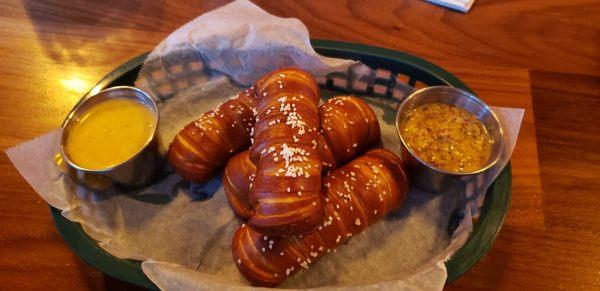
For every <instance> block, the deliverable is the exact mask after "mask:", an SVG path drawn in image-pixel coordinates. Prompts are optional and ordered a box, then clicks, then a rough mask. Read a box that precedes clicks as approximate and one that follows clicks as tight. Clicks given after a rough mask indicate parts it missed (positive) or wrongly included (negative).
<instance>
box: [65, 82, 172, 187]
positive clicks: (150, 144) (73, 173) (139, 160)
mask: <svg viewBox="0 0 600 291" xmlns="http://www.w3.org/2000/svg"><path fill="white" fill-rule="evenodd" d="M115 98H127V99H132V100H136V101H138V102H140V103H142V104H144V105H145V106H146V107H147V108H148V110H150V111H151V112H152V114H153V115H154V117H155V123H154V131H153V132H152V135H151V136H150V137H149V138H148V140H147V141H146V144H145V145H144V146H143V147H142V148H141V149H140V150H139V152H138V153H137V154H135V155H134V156H133V157H131V158H130V159H129V160H127V161H124V162H122V163H120V164H118V165H115V166H112V167H108V168H105V169H100V170H95V169H86V168H84V167H81V166H78V165H77V164H75V163H74V162H72V161H71V160H69V156H68V155H67V154H66V152H65V145H66V141H67V138H68V136H69V130H70V128H71V125H72V124H73V123H72V121H73V120H76V118H77V117H79V116H80V115H81V114H83V113H85V112H86V111H87V110H88V109H89V108H91V107H92V106H94V104H97V103H100V102H102V101H104V100H107V99H115ZM158 117H159V114H158V108H157V107H156V103H155V102H154V100H153V99H152V98H151V97H150V96H149V95H148V94H146V93H145V92H144V91H142V90H140V89H137V88H134V87H129V86H117V87H111V88H109V89H106V90H103V91H100V92H99V93H98V94H96V95H93V96H91V97H89V98H87V99H85V100H84V101H83V102H81V103H80V104H78V105H77V106H76V107H75V108H74V109H73V111H71V113H70V114H69V116H68V117H67V119H66V121H65V123H64V129H63V133H62V137H61V146H60V150H61V151H60V154H61V155H62V160H63V161H64V165H65V169H64V170H65V171H66V173H67V174H68V175H69V177H70V178H71V179H72V180H73V181H74V182H75V183H77V184H80V185H83V186H85V187H87V188H90V189H92V190H99V191H103V190H106V189H108V188H110V187H111V186H113V185H119V186H123V187H126V188H139V187H142V186H145V185H148V184H149V183H151V182H152V180H153V178H154V177H156V175H157V174H158V172H159V171H160V170H161V168H162V166H163V165H164V162H163V158H162V157H161V155H160V153H159V147H158V138H157V136H156V135H157V134H156V132H157V130H158ZM123 142H127V141H123Z"/></svg>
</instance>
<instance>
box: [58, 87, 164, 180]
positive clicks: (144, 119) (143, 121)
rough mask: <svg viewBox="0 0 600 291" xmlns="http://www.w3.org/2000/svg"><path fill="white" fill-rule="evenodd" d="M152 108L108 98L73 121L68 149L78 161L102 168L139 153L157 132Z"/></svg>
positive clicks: (84, 165)
mask: <svg viewBox="0 0 600 291" xmlns="http://www.w3.org/2000/svg"><path fill="white" fill-rule="evenodd" d="M155 122H156V118H155V117H154V115H153V113H152V111H151V109H150V108H148V107H146V106H145V105H144V104H142V103H140V102H138V101H135V100H132V99H126V98H122V99H107V100H105V101H102V102H99V103H97V104H95V105H93V106H92V107H91V108H89V109H88V110H87V111H86V112H84V113H83V114H81V115H80V116H79V118H78V119H76V120H73V121H72V122H71V124H70V128H69V132H68V136H67V139H66V141H65V149H64V150H65V153H66V155H67V157H68V158H69V160H70V161H71V162H73V163H74V164H75V165H77V166H79V167H82V168H86V169H90V170H101V169H106V168H109V167H112V166H116V165H118V164H121V163H123V162H125V161H127V160H128V159H130V158H132V157H133V156H135V154H137V153H138V152H139V151H140V150H141V149H142V148H143V147H144V145H145V144H146V142H147V141H148V139H149V138H150V137H151V136H152V134H153V132H154V124H155Z"/></svg>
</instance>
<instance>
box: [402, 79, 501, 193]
mask: <svg viewBox="0 0 600 291" xmlns="http://www.w3.org/2000/svg"><path fill="white" fill-rule="evenodd" d="M427 103H445V104H451V105H454V106H457V107H460V108H463V109H465V110H467V111H468V112H470V113H472V114H473V115H475V117H476V118H477V119H479V120H480V121H481V122H482V123H483V125H484V126H485V128H486V129H487V131H488V133H489V135H490V138H491V140H492V149H491V154H490V157H489V159H488V161H487V162H486V163H485V164H484V165H483V166H482V167H480V168H479V169H477V170H475V171H471V172H462V173H458V172H449V171H445V170H442V169H439V168H436V167H435V166H433V165H431V164H429V163H427V162H425V161H423V160H422V159H421V158H419V157H418V156H417V155H416V154H415V153H414V152H413V151H412V149H410V148H409V147H408V146H407V145H406V142H405V141H404V138H403V137H402V132H401V128H402V125H403V122H404V121H405V120H406V116H407V114H408V113H410V112H411V111H412V110H413V109H415V108H416V107H417V106H419V105H422V104H427ZM396 131H397V132H398V136H399V137H400V141H401V143H402V158H403V160H404V161H405V163H406V165H407V170H408V175H409V177H410V180H411V183H412V184H413V185H414V186H415V187H417V188H419V189H421V190H424V191H427V192H442V191H444V190H447V189H449V188H450V187H452V185H453V184H454V183H456V181H457V180H460V179H463V178H465V177H469V176H472V175H475V174H479V173H481V172H483V171H485V170H487V169H489V168H490V167H492V166H493V165H494V164H495V163H496V162H498V160H499V159H500V156H501V155H502V151H503V148H504V141H503V138H502V135H503V133H502V127H501V126H500V121H499V120H498V117H497V116H496V114H494V112H493V111H492V110H491V109H490V107H489V106H488V105H486V104H485V103H484V102H483V101H481V100H480V99H479V98H477V97H476V96H475V95H473V94H471V93H469V92H467V91H465V90H461V89H458V88H454V87H447V86H433V87H427V88H423V89H420V90H417V91H414V92H413V93H412V94H411V95H409V96H408V97H407V98H406V99H405V100H404V101H403V102H402V104H400V107H399V108H398V113H397V115H396Z"/></svg>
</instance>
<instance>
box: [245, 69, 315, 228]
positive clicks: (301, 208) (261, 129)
mask: <svg viewBox="0 0 600 291" xmlns="http://www.w3.org/2000/svg"><path fill="white" fill-rule="evenodd" d="M255 89H256V96H257V100H258V102H257V106H256V111H257V112H258V115H257V116H256V123H255V125H254V143H253V144H252V146H251V148H250V159H251V160H252V161H253V162H254V164H255V165H256V175H255V177H254V181H253V184H252V187H250V194H249V201H250V203H251V204H253V205H255V208H254V209H255V212H254V215H252V216H251V217H250V219H249V220H248V224H249V225H250V226H252V227H253V228H255V229H257V230H259V231H261V232H262V233H266V234H269V235H281V234H299V233H304V232H307V231H310V230H312V229H313V228H315V227H316V226H317V225H318V224H319V223H320V222H321V221H322V219H323V215H324V213H325V212H324V209H323V201H322V197H321V193H320V192H321V167H322V164H321V162H322V160H321V158H320V155H319V153H318V150H317V148H316V145H317V144H318V139H319V135H318V127H319V114H318V110H317V107H318V103H319V100H320V96H321V95H320V92H319V87H318V85H317V83H316V82H315V80H314V78H313V77H312V76H311V75H310V74H308V73H307V72H304V71H302V70H300V69H297V68H284V69H280V70H276V71H274V72H271V73H269V74H267V75H265V76H264V77H262V78H261V79H260V80H258V81H257V82H256V84H255Z"/></svg>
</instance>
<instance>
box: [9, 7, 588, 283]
mask: <svg viewBox="0 0 600 291" xmlns="http://www.w3.org/2000/svg"><path fill="white" fill-rule="evenodd" d="M226 2H227V1H163V0H158V1H141V0H140V1H114V0H107V1H81V0H74V1H59V0H38V1H34V0H23V1H10V0H9V1H5V0H1V1H0V3H1V4H0V7H1V9H0V60H1V63H0V92H2V94H1V96H0V151H1V152H2V154H0V282H2V284H0V289H7V290H22V289H42V288H43V289H55V290H81V289H93V290H98V289H111V290H112V289H128V290H131V289H135V287H134V286H131V285H129V284H127V283H124V282H121V281H118V280H115V279H112V278H109V277H107V276H105V275H103V274H102V273H100V272H99V271H97V270H95V269H92V268H91V267H89V266H87V265H86V264H85V263H84V262H83V261H82V260H81V259H79V258H78V257H77V256H76V255H75V254H74V253H73V252H72V251H71V250H70V249H69V248H68V246H67V245H66V244H65V243H64V242H63V241H62V239H61V237H60V236H59V235H58V233H57V231H56V228H55V227H54V224H53V222H52V219H51V217H50V213H49V210H48V206H47V205H46V203H45V202H44V201H43V200H42V199H41V198H40V197H39V196H38V195H37V194H36V193H35V192H34V191H33V189H32V188H31V187H30V186H29V185H28V184H27V183H26V182H25V180H24V179H23V178H22V177H21V176H20V175H19V173H18V172H17V171H16V170H15V168H14V167H13V166H12V164H11V163H10V161H9V160H8V158H7V156H6V155H5V154H4V151H5V150H6V149H8V148H9V147H11V146H14V145H17V144H19V143H21V142H24V141H27V140H29V139H32V138H34V137H36V136H38V135H40V134H42V133H45V132H48V131H50V130H52V129H54V128H56V127H58V126H59V125H60V123H61V121H62V120H63V118H64V117H65V115H66V114H67V113H68V111H69V110H70V109H71V107H72V106H73V105H74V104H75V103H76V102H77V100H78V99H79V98H80V97H81V96H82V95H83V94H84V93H85V92H86V91H87V90H89V89H90V88H91V86H93V84H95V83H96V82H97V81H98V80H99V79H100V78H101V77H102V76H104V75H105V74H106V73H108V72H109V71H111V70H112V69H113V68H115V67H117V66H118V65H120V64H121V63H123V62H125V61H127V60H129V59H130V58H132V57H134V56H137V55H139V54H140V53H142V52H144V51H148V50H151V49H152V48H153V47H154V46H155V45H156V44H157V43H158V42H159V41H160V40H161V39H163V38H164V37H166V36H167V35H168V34H169V32H171V31H173V30H175V29H177V28H178V27H179V26H181V25H183V24H185V23H186V22H188V21H190V20H191V19H193V18H194V17H196V16H198V15H200V14H202V13H204V12H206V11H210V10H212V9H215V8H217V7H219V6H222V5H223V4H225V3H226ZM255 3H256V4H257V5H259V6H261V7H262V8H264V9H266V10H267V11H269V12H270V13H273V14H275V15H278V16H284V17H296V18H298V19H300V20H302V21H303V22H304V23H305V24H306V25H307V27H308V29H309V31H310V33H311V36H312V37H314V38H324V39H334V40H344V41H351V42H358V43H363V44H369V45H376V46H381V47H387V48H393V49H397V50H401V51H406V52H410V53H412V54H415V55H418V56H421V57H423V58H426V59H428V60H430V61H432V62H434V63H437V64H438V65H441V66H442V67H444V68H445V69H447V70H449V71H450V72H452V73H454V74H456V75H457V76H459V77H460V78H461V79H462V80H463V81H465V82H466V83H467V84H468V85H469V86H470V87H471V88H473V89H474V91H475V92H476V93H477V94H478V95H480V96H481V97H482V98H483V99H485V100H486V101H487V102H489V103H490V104H492V105H498V106H509V107H520V108H525V110H526V115H525V119H524V121H523V126H522V128H521V132H520V135H519V139H518V142H517V147H516V149H515V152H514V156H513V164H512V165H513V183H514V185H513V189H512V199H511V206H510V210H509V213H508V215H507V218H506V221H505V224H504V227H503V228H502V231H501V232H500V235H499V237H498V240H497V242H496V244H495V245H494V247H493V248H492V250H491V252H490V253H489V254H488V255H487V257H486V258H485V259H484V260H483V261H482V262H480V263H479V264H478V265H476V266H475V267H474V268H473V269H471V271H469V272H468V273H467V274H466V275H464V276H463V277H461V278H460V279H458V280H457V281H456V282H454V283H453V284H451V285H449V286H448V287H447V289H450V290H470V289H486V290H487V289H498V290H505V289H518V290H523V289H527V290H540V289H541V290H547V289H570V290H592V289H599V288H600V215H599V213H600V153H599V152H600V151H599V150H598V149H599V146H600V117H598V115H599V114H600V109H599V108H600V94H599V92H600V41H599V40H600V1H598V0H569V1H562V0H477V1H475V5H474V6H473V9H472V11H471V12H469V13H467V14H463V13H458V12H454V11H450V10H448V9H445V8H441V7H438V6H434V5H431V4H429V3H426V2H424V1H417V0H405V1H377V2H375V1H350V2H349V1H256V2H255Z"/></svg>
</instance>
